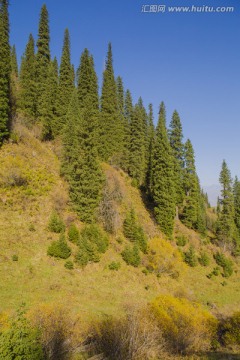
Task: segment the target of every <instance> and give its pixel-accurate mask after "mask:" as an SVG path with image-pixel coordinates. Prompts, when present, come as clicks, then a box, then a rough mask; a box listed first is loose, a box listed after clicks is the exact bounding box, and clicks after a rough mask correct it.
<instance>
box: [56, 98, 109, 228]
mask: <svg viewBox="0 0 240 360" xmlns="http://www.w3.org/2000/svg"><path fill="white" fill-rule="evenodd" d="M87 123H88V124H89V127H88V126H87ZM91 130H92V124H91V122H89V118H88V113H87V110H86V111H84V113H83V112H82V111H81V109H80V108H79V99H78V95H77V93H76V91H74V93H73V96H72V100H71V102H70V105H69V110H68V112H67V115H66V125H65V127H64V132H63V145H64V158H63V165H62V173H63V174H64V175H65V177H66V179H67V180H68V182H69V194H70V199H71V201H72V203H73V207H74V209H75V210H76V212H77V213H78V215H79V218H80V219H81V220H82V221H86V222H91V221H93V220H94V219H95V215H96V209H97V207H98V205H99V202H100V198H101V191H102V185H103V174H102V171H101V168H100V164H99V162H98V159H97V153H96V147H95V146H94V143H93V132H92V131H91Z"/></svg>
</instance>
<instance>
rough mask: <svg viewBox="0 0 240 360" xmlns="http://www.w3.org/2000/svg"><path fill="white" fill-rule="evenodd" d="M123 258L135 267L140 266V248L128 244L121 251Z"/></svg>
mask: <svg viewBox="0 0 240 360" xmlns="http://www.w3.org/2000/svg"><path fill="white" fill-rule="evenodd" d="M121 255H122V258H123V260H124V261H125V262H126V263H127V264H128V265H132V266H134V267H138V266H139V265H140V262H141V257H140V254H139V249H138V247H137V246H136V245H134V246H129V245H127V246H126V247H125V249H124V250H123V251H122V253H121Z"/></svg>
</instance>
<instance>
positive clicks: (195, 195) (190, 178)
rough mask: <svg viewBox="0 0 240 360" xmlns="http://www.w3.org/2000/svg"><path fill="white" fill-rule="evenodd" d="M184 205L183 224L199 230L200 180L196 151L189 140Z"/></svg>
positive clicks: (185, 148) (181, 215)
mask: <svg viewBox="0 0 240 360" xmlns="http://www.w3.org/2000/svg"><path fill="white" fill-rule="evenodd" d="M184 161H185V168H184V179H183V185H184V195H185V199H184V204H183V211H182V213H181V214H180V219H181V220H182V222H183V223H184V224H185V225H186V226H187V227H190V228H193V229H197V224H198V205H199V204H198V201H199V189H200V187H199V180H198V177H197V174H196V167H195V157H194V150H193V146H192V143H191V141H190V140H189V139H188V140H187V141H186V143H185V146H184Z"/></svg>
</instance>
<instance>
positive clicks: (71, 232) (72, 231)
mask: <svg viewBox="0 0 240 360" xmlns="http://www.w3.org/2000/svg"><path fill="white" fill-rule="evenodd" d="M68 239H69V241H71V242H73V243H74V244H77V243H78V241H79V239H80V233H79V230H78V228H77V227H76V225H75V224H71V225H70V227H69V229H68Z"/></svg>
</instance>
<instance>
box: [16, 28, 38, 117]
mask: <svg viewBox="0 0 240 360" xmlns="http://www.w3.org/2000/svg"><path fill="white" fill-rule="evenodd" d="M19 84H20V90H19V107H20V109H21V110H22V112H23V113H24V114H26V115H27V116H29V117H30V118H32V121H33V120H34V119H35V118H36V115H37V109H36V96H37V95H36V60H35V49H34V39H33V36H32V34H30V36H29V40H28V43H27V46H26V50H25V52H24V55H23V57H22V62H21V68H20V82H19Z"/></svg>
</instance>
